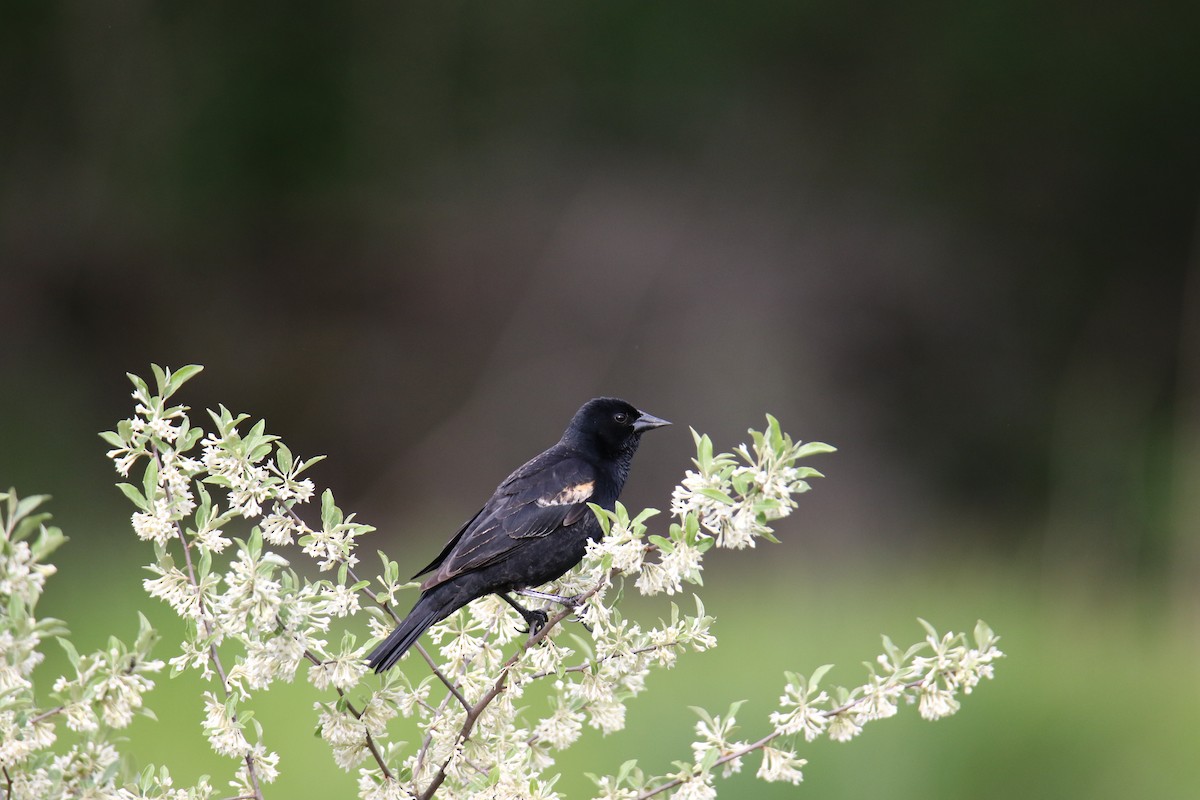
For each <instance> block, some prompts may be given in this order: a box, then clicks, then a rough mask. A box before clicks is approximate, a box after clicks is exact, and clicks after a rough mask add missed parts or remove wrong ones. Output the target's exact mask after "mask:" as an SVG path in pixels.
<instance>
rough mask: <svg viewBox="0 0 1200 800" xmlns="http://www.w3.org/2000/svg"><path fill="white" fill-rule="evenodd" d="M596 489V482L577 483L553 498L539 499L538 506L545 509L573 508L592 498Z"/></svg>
mask: <svg viewBox="0 0 1200 800" xmlns="http://www.w3.org/2000/svg"><path fill="white" fill-rule="evenodd" d="M595 488H596V482H595V481H588V482H587V483H577V484H575V485H574V486H568V487H567V488H565V489H563V490H562V491H561V492H559V493H558V494H556V495H554V496H553V497H539V498H538V499H537V504H538V505H539V506H541V507H543V508H546V507H547V506H573V505H575V504H576V503H582V502H583V501H584V500H587V499H588V498H589V497H591V496H592V491H593V490H594V489H595Z"/></svg>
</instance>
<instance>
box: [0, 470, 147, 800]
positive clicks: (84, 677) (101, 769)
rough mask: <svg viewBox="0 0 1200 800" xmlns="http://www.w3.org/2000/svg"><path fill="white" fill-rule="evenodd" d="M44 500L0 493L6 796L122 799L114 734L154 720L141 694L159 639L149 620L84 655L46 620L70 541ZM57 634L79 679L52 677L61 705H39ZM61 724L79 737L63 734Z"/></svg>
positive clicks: (0, 683) (0, 705) (0, 751)
mask: <svg viewBox="0 0 1200 800" xmlns="http://www.w3.org/2000/svg"><path fill="white" fill-rule="evenodd" d="M45 500H46V498H45V497H44V496H40V495H35V496H31V497H24V498H21V497H18V496H17V494H16V492H14V491H11V490H10V491H8V492H5V493H0V605H2V606H3V607H4V609H5V611H6V613H5V614H3V615H0V765H3V767H4V772H5V779H6V789H7V793H6V796H7V797H24V798H35V797H77V796H96V797H108V796H113V797H115V796H116V793H117V792H118V791H119V784H118V782H117V780H116V776H117V775H118V773H119V771H120V770H121V769H122V767H123V766H124V765H123V762H122V759H121V757H120V754H119V753H118V752H117V750H116V749H115V748H114V747H113V745H112V741H111V740H112V739H113V738H114V732H115V731H119V730H121V729H123V728H125V727H127V726H128V725H129V724H130V723H131V722H132V721H133V718H134V717H135V716H136V715H137V714H139V713H140V714H148V713H149V712H148V711H147V710H146V709H145V708H144V706H143V695H144V694H145V693H146V692H148V691H149V690H150V689H152V688H153V687H154V681H153V680H152V679H151V678H150V677H149V676H150V675H152V674H153V673H156V672H158V671H160V670H161V669H162V668H163V662H161V661H158V660H154V659H152V658H150V650H151V648H152V647H153V645H154V642H155V639H156V636H155V634H154V631H153V629H152V628H151V627H150V624H149V623H148V622H147V621H146V618H145V617H141V618H140V628H139V632H138V635H137V638H136V639H135V641H134V642H133V644H132V645H125V644H124V643H122V642H121V641H120V640H118V639H116V638H115V637H113V638H111V639H110V640H109V643H108V646H107V648H105V649H104V650H101V651H98V652H95V653H88V654H84V655H80V654H79V653H78V652H77V651H76V649H75V647H74V646H73V645H72V644H71V643H70V641H69V640H68V639H66V638H65V637H66V634H67V631H66V628H65V626H64V625H63V624H62V623H61V622H60V621H59V620H56V619H51V618H40V619H39V618H38V617H37V616H36V609H37V603H38V600H39V599H40V598H41V595H42V591H43V589H44V588H45V584H46V579H47V578H49V577H51V576H52V575H54V572H55V569H54V566H53V565H52V564H51V563H49V562H48V561H47V559H48V558H49V556H50V555H51V554H52V553H53V552H54V551H55V550H56V549H57V548H58V547H59V546H60V545H61V544H62V543H63V542H64V541H65V537H63V535H62V532H61V531H60V530H59V529H58V528H56V527H54V526H52V525H49V524H47V523H48V521H49V519H50V515H49V514H47V513H44V512H39V511H38V509H39V507H40V506H42V504H43V503H44V502H45ZM56 637H57V638H58V640H59V642H60V643H61V644H62V646H63V649H64V650H65V651H66V654H67V658H68V660H69V661H70V664H71V667H72V669H73V670H74V676H70V677H68V676H65V675H64V676H62V677H59V678H58V679H57V680H56V681H54V684H53V688H52V690H51V691H50V698H51V699H52V701H53V703H54V704H53V705H51V706H50V707H42V706H39V705H38V702H37V696H36V695H37V693H36V692H35V686H34V681H33V671H34V668H35V667H37V665H38V664H40V663H41V662H42V660H43V654H42V652H41V649H40V648H41V645H42V643H43V642H44V641H45V640H46V639H48V638H56ZM59 725H65V726H66V727H67V729H68V730H69V731H70V732H71V733H70V734H69V735H68V736H66V737H63V738H62V739H60V738H59V727H58V726H59Z"/></svg>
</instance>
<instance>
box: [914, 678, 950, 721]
mask: <svg viewBox="0 0 1200 800" xmlns="http://www.w3.org/2000/svg"><path fill="white" fill-rule="evenodd" d="M958 707H959V706H958V700H956V699H955V697H954V692H953V691H952V690H950V689H946V688H942V687H939V686H938V685H937V684H936V683H932V682H931V683H926V684H925V685H924V686H922V687H921V702H920V705H919V709H920V712H921V716H922V717H924V718H925V719H927V720H935V719H941V718H942V717H948V716H950V715H951V714H953V713H954V712H955V711H958Z"/></svg>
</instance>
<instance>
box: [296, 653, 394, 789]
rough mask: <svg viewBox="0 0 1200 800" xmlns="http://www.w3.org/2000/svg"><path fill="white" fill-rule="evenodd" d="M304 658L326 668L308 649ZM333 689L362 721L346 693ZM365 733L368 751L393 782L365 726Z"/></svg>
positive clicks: (338, 688)
mask: <svg viewBox="0 0 1200 800" xmlns="http://www.w3.org/2000/svg"><path fill="white" fill-rule="evenodd" d="M304 657H305V658H307V659H308V660H309V661H311V662H312V663H313V664H316V665H317V666H318V667H324V666H325V662H324V661H322V660H321V659H319V658H317V656H316V655H315V654H314V653H313V652H312V651H311V650H307V649H306V650H305V651H304ZM333 688H334V690H335V691H336V692H337V693H338V697H339V698H341V700H342V702H344V703H345V704H346V708H348V709H350V713H351V714H353V715H354V718H355V719H358V720H361V719H362V715H363V712H361V711H359V710H358V709H357V708H355V707H354V704H353V703H352V702H350V699H349V698H347V697H346V693H345V692H344V691H342V687H340V686H337V685H335V686H334V687H333ZM363 733H365V734H366V736H367V749H368V750H370V751H371V755H372V757H374V759H375V763H376V764H378V765H379V768H380V769H381V770H383V774H384V777H386V778H387V779H388V780H392V771H391V770H389V769H388V766H387V764H386V763H384V760H383V755H382V754H381V753H380V752H379V748H378V747H376V746H375V738H374V737H373V736H371V732H370V731H369V730H367V728H366V726H365V725H364V726H363Z"/></svg>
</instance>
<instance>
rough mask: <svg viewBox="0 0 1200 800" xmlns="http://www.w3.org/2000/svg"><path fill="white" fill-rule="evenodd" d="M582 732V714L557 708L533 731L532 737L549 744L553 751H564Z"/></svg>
mask: <svg viewBox="0 0 1200 800" xmlns="http://www.w3.org/2000/svg"><path fill="white" fill-rule="evenodd" d="M582 731H583V714H581V713H579V712H578V711H573V710H571V709H570V708H567V707H566V706H559V707H558V708H557V709H555V711H554V713H553V714H551V715H550V716H549V717H546V718H545V719H543V720H542V721H541V722H539V723H538V724H537V727H535V728H534V729H533V735H534V736H536V737H537V738H538V739H540V740H542V741H546V742H549V743H550V744H551V745H552V746H553V747H554V749H555V750H565V749H566V748H568V747H570V746H571V745H572V744H574V743H575V740H576V739H578V738H579V735H580V733H582Z"/></svg>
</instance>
